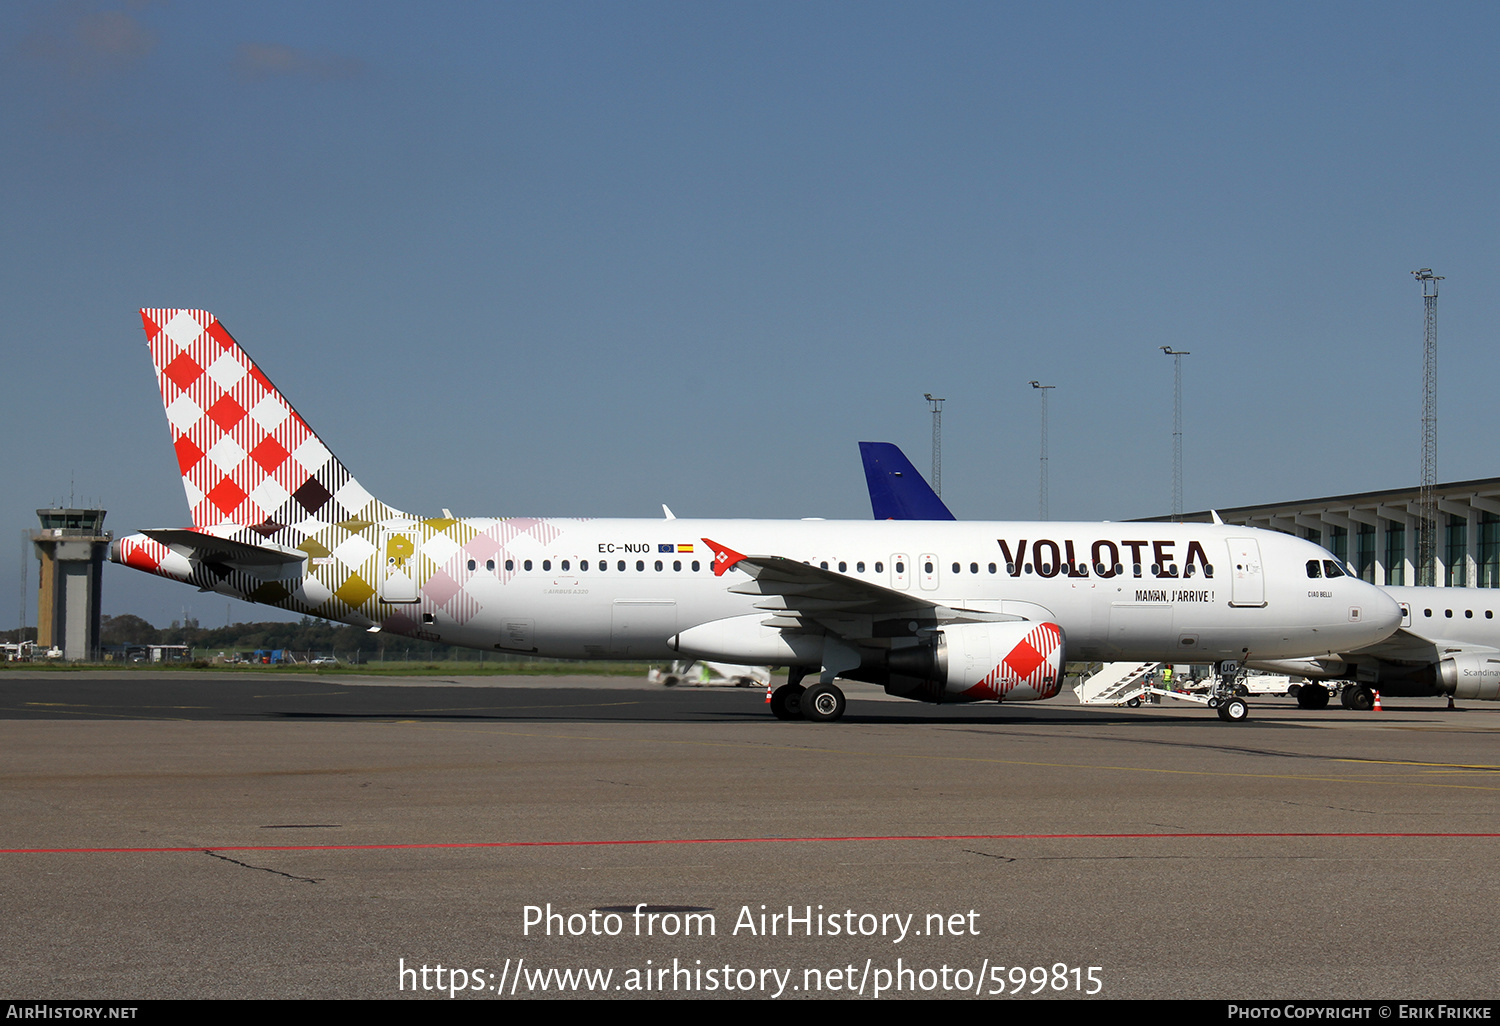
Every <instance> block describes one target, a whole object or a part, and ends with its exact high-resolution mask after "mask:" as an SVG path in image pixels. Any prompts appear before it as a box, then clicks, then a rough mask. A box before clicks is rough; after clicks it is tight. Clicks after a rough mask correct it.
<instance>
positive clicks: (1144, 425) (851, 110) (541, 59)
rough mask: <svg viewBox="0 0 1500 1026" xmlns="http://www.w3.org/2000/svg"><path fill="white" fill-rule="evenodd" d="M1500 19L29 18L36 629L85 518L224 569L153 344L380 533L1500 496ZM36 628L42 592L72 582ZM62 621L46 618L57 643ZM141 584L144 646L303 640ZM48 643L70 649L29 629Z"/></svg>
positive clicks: (1089, 12) (111, 609)
mask: <svg viewBox="0 0 1500 1026" xmlns="http://www.w3.org/2000/svg"><path fill="white" fill-rule="evenodd" d="M1497 27H1500V9H1497V8H1496V7H1494V6H1493V5H1479V4H1445V5H1437V6H1430V7H1425V8H1421V9H1415V8H1412V7H1411V6H1410V5H1398V4H1394V3H1351V4H1339V3H1323V4H1305V3H1304V4H1279V3H1255V4H1206V3H1205V4H1196V3H1195V4H1178V3H1107V4H1106V3H1099V4H1093V3H1078V4H1068V3H1056V4H1041V5H1038V4H1003V3H987V4H968V3H949V4H904V3H857V4H843V3H795V4H780V3H753V4H752V3H584V4H579V3H545V4H542V3H529V4H507V3H486V4H470V3H464V4H458V3H453V4H423V5H414V4H404V3H403V4H379V3H370V2H360V3H270V2H258V3H255V4H229V3H222V4H221V3H213V4H192V3H171V4H168V3H119V2H92V3H91V2H77V3H46V4H28V3H12V4H7V5H3V6H0V48H3V53H4V59H3V60H0V90H3V92H0V125H3V132H4V136H3V137H4V139H5V140H6V141H5V145H4V146H3V147H0V189H3V195H4V197H5V201H4V204H3V207H0V210H3V212H0V239H3V243H4V244H3V246H0V272H3V280H4V288H5V294H6V298H7V302H6V313H7V316H6V318H5V322H4V332H5V334H4V342H3V347H4V349H3V352H4V355H5V356H6V357H7V358H8V359H7V363H8V365H9V368H10V370H9V372H8V373H7V374H5V375H4V376H3V384H0V430H3V437H4V438H5V439H6V441H7V443H8V444H7V445H6V446H5V456H4V457H3V467H4V469H5V480H6V485H5V487H4V488H3V489H0V523H4V524H10V525H11V531H12V533H11V535H10V537H11V538H12V541H11V542H10V543H9V544H5V545H0V580H5V581H11V582H16V583H13V584H12V585H10V586H9V589H8V591H6V592H4V593H6V594H9V595H11V596H15V597H12V598H9V599H5V600H0V621H5V622H7V625H8V624H9V623H14V622H15V621H16V619H17V618H18V616H19V612H18V610H17V608H16V606H17V605H18V603H19V597H18V595H19V579H20V570H19V562H18V560H19V559H20V558H21V552H22V548H23V547H22V545H21V543H20V540H19V539H20V536H21V534H22V532H23V531H25V530H26V529H29V528H30V527H32V526H34V524H35V517H34V514H33V512H32V511H33V510H34V509H35V508H36V507H37V506H41V505H45V504H48V503H50V502H51V501H53V500H55V499H61V500H66V499H67V497H68V495H69V494H70V492H71V493H72V494H73V495H74V497H75V499H76V500H77V501H79V502H80V503H81V502H82V501H84V500H85V499H89V500H97V501H99V502H100V503H102V504H103V505H104V506H105V507H106V508H107V509H108V510H109V511H110V512H109V518H108V521H107V526H108V527H110V528H111V529H113V530H114V531H115V532H116V533H123V532H129V531H132V530H136V529H138V528H142V527H160V526H176V525H179V524H182V523H185V522H186V519H187V509H186V504H185V501H184V499H183V494H182V489H181V486H180V483H179V480H178V477H177V473H176V469H175V464H174V461H173V457H172V452H171V449H170V446H169V444H168V435H167V426H166V422H165V419H164V417H163V415H162V412H161V408H160V402H159V396H158V395H157V393H156V390H155V383H154V380H153V377H152V373H151V367H150V362H149V358H148V356H147V353H146V349H145V345H144V343H145V338H144V334H143V333H142V331H141V326H140V320H139V318H138V316H137V314H136V310H137V308H139V307H141V306H191V307H202V308H205V309H208V310H211V311H212V312H214V313H215V314H216V315H217V316H218V317H219V318H220V319H221V320H222V321H223V322H224V323H225V325H226V327H228V328H229V330H230V331H231V332H232V333H233V334H234V335H235V336H236V338H237V339H238V340H239V341H240V342H241V344H242V345H244V346H245V348H246V349H247V350H248V351H249V352H250V353H251V355H252V356H253V357H254V358H255V359H256V360H257V361H258V362H259V363H260V365H261V367H262V369H263V370H264V371H265V372H266V373H267V374H268V375H269V376H270V377H271V378H272V380H274V381H275V382H277V384H278V385H279V386H280V387H281V388H282V390H283V391H284V392H285V393H286V395H287V396H288V398H290V399H291V401H292V402H293V403H294V404H296V406H297V407H298V409H299V410H300V411H301V413H302V414H303V415H304V417H305V418H306V419H307V420H308V421H309V422H310V423H311V424H312V426H313V427H314V429H315V430H317V431H318V432H319V434H320V435H321V436H322V437H323V439H324V440H325V441H326V442H327V443H328V444H329V446H330V447H331V448H332V449H333V450H334V451H335V452H336V453H338V454H339V456H340V457H341V458H342V459H343V461H344V462H345V463H346V464H347V465H348V466H349V467H350V468H351V470H353V471H354V473H355V474H356V475H357V476H358V477H359V478H360V480H361V482H362V483H363V484H364V485H365V486H366V487H367V488H369V489H370V490H371V491H372V492H374V493H375V494H377V495H379V496H380V497H381V498H383V499H385V500H386V501H388V502H390V503H392V504H393V505H395V506H397V507H401V508H406V509H410V510H413V511H416V512H436V511H437V510H438V509H439V508H441V507H449V508H451V509H452V510H454V512H456V513H461V514H472V515H497V514H500V515H505V514H528V515H566V516H574V515H580V516H581V515H589V516H643V517H653V516H659V515H660V504H661V503H663V502H665V503H668V504H669V505H671V507H672V508H673V510H674V511H675V512H676V513H677V514H678V515H679V516H700V515H701V516H756V517H802V516H826V517H848V518H864V517H867V516H868V515H869V507H868V503H867V501H866V499H865V492H864V482H863V476H862V473H861V471H860V467H859V462H858V454H857V450H856V447H855V443H856V442H857V441H859V440H861V439H876V440H889V441H895V442H897V443H900V444H901V445H903V446H904V447H905V448H906V449H907V451H908V453H909V454H910V455H911V456H912V458H913V460H914V462H916V463H917V465H918V466H919V467H923V468H925V467H926V466H927V462H928V451H929V450H928V446H929V427H930V419H929V415H928V413H927V406H926V404H925V402H923V400H922V394H923V393H924V392H929V391H930V392H933V393H935V394H939V395H943V396H946V397H947V399H948V403H947V406H946V409H945V413H944V429H945V430H944V437H943V452H944V464H943V485H944V487H943V493H944V497H945V499H947V500H948V502H949V504H950V505H951V506H952V507H953V508H954V510H955V511H956V512H957V513H958V514H959V515H960V516H961V517H964V518H966V519H967V518H973V519H978V518H990V519H1006V518H1030V517H1033V516H1035V512H1036V507H1037V455H1038V428H1039V406H1038V398H1037V393H1036V392H1035V391H1034V390H1032V389H1031V388H1030V387H1029V386H1028V384H1027V382H1028V381H1030V380H1032V379H1041V380H1043V381H1045V382H1047V383H1050V384H1054V385H1056V386H1057V387H1056V389H1055V390H1054V391H1053V392H1052V393H1051V407H1050V413H1051V417H1050V442H1051V497H1050V507H1051V514H1052V517H1053V519H1085V520H1087V519H1125V518H1129V517H1135V516H1144V515H1150V514H1154V513H1160V512H1166V511H1168V510H1169V509H1170V505H1171V421H1172V393H1171V385H1172V375H1171V371H1172V366H1171V361H1170V360H1168V359H1166V358H1164V356H1163V354H1162V353H1161V352H1160V351H1159V350H1158V347H1159V346H1163V345H1170V346H1173V347H1175V348H1178V349H1185V350H1190V351H1191V352H1192V354H1193V355H1192V356H1190V357H1187V358H1186V364H1185V397H1184V415H1185V419H1186V431H1187V440H1186V445H1185V456H1184V464H1185V487H1184V493H1185V503H1186V505H1187V506H1188V508H1203V507H1206V506H1215V505H1217V506H1234V505H1239V504H1245V503H1251V502H1257V501H1270V500H1275V499H1292V498H1303V497H1310V496H1316V495H1323V494H1331V493H1338V492H1348V491H1360V490H1366V489H1375V488H1383V487H1397V486H1404V485H1413V484H1415V483H1416V481H1417V478H1418V475H1419V467H1420V464H1419V457H1420V437H1419V428H1420V400H1421V395H1420V391H1421V338H1422V304H1421V298H1420V290H1419V288H1418V286H1417V285H1416V284H1415V283H1414V282H1413V281H1412V280H1411V276H1410V271H1411V270H1413V269H1414V268H1417V267H1423V266H1431V267H1433V268H1435V269H1436V270H1437V271H1438V273H1440V274H1444V275H1446V276H1447V279H1446V280H1445V281H1444V283H1443V292H1442V299H1441V318H1440V336H1441V346H1440V381H1441V384H1440V403H1441V407H1440V423H1439V477H1440V479H1442V480H1458V479H1464V478H1471V477H1489V476H1495V475H1497V474H1500V465H1497V461H1496V460H1495V458H1494V456H1493V452H1492V450H1493V444H1492V441H1491V434H1490V431H1489V428H1490V425H1491V421H1492V419H1493V418H1492V412H1491V411H1492V410H1493V401H1492V399H1491V394H1492V392H1493V385H1494V382H1495V377H1496V362H1497V360H1500V356H1497V353H1496V347H1495V346H1494V345H1493V344H1492V329H1491V323H1492V321H1493V319H1494V313H1495V311H1496V310H1497V308H1500V295H1497V288H1496V285H1497V281H1500V275H1497V273H1496V272H1497V266H1496V263H1497V257H1500V254H1497V246H1500V232H1497V231H1496V227H1497V225H1496V221H1497V217H1496V214H1497V203H1500V198H1497V196H1500V190H1497V189H1496V188H1495V182H1496V169H1497V167H1500V131H1497V126H1496V120H1497V118H1496V114H1497V111H1500V103H1497V101H1500V72H1497V70H1496V62H1495V60H1494V53H1495V48H1496V42H1497V38H1500V36H1497V31H1496V30H1497ZM29 572H30V574H31V580H30V584H31V586H33V587H34V585H35V572H34V569H33V570H31V571H29ZM27 602H28V603H31V602H34V596H33V595H31V594H30V593H28V596H27ZM226 605H227V604H226V602H225V600H224V599H222V598H220V597H218V596H204V595H199V594H197V593H195V592H193V591H191V590H190V589H185V588H182V587H181V586H179V585H174V584H172V583H170V582H165V581H157V580H154V579H151V578H149V577H146V576H145V575H142V574H137V573H134V572H131V571H126V570H124V569H123V568H117V567H110V568H108V569H107V570H106V578H105V611H106V612H107V613H112V614H113V613H123V612H135V613H138V614H140V615H144V616H146V617H147V618H148V619H152V620H153V621H154V622H157V623H165V622H166V621H168V620H170V619H173V618H175V617H176V616H179V615H181V611H182V610H183V609H184V608H186V609H187V610H188V611H189V612H190V613H193V614H195V615H199V616H200V618H202V619H203V621H204V622H205V623H220V622H223V620H224V618H225V617H226V616H232V617H233V618H234V619H236V620H239V619H252V618H256V617H258V616H261V615H263V614H262V613H261V612H260V611H256V610H253V609H252V608H251V607H248V606H245V605H243V604H238V603H236V604H235V605H234V606H233V607H229V608H226ZM26 616H27V622H28V623H34V622H35V610H34V608H32V609H29V610H28V612H27V614H26Z"/></svg>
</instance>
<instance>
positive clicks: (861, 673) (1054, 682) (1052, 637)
mask: <svg viewBox="0 0 1500 1026" xmlns="http://www.w3.org/2000/svg"><path fill="white" fill-rule="evenodd" d="M1064 648H1065V646H1064V644H1063V632H1062V628H1061V627H1059V626H1058V625H1057V624H1055V623H1050V622H1045V621H1043V622H1038V621H1033V620H1028V621H1020V622H1017V621H1009V622H1006V623H963V624H952V625H950V626H947V627H941V628H939V629H937V630H936V631H934V632H933V640H932V641H929V642H926V643H925V644H920V645H913V646H908V647H905V648H892V649H891V650H890V651H889V652H888V653H887V654H886V656H885V658H884V660H883V661H882V662H881V664H880V665H879V666H878V668H877V667H873V666H861V667H860V668H859V670H858V671H856V672H853V673H849V674H847V676H850V677H853V678H855V679H857V680H868V681H870V682H871V683H876V684H880V685H882V686H883V687H884V688H885V689H886V691H887V692H888V693H890V694H893V695H900V696H902V697H903V698H915V699H920V700H924V701H928V702H982V701H992V702H1034V701H1037V700H1039V699H1043V698H1051V697H1052V696H1054V695H1056V694H1057V692H1058V690H1059V689H1060V688H1061V686H1062V677H1063V664H1064V662H1065V659H1066V656H1065V654H1064ZM872 670H875V671H877V672H871V671H872Z"/></svg>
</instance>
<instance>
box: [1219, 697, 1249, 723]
mask: <svg viewBox="0 0 1500 1026" xmlns="http://www.w3.org/2000/svg"><path fill="white" fill-rule="evenodd" d="M1249 718H1250V706H1249V704H1248V703H1247V702H1246V701H1245V700H1244V699H1243V698H1231V699H1229V701H1227V702H1225V703H1224V704H1223V705H1221V706H1219V719H1221V720H1223V721H1224V722H1225V723H1243V722H1245V721H1246V720H1248V719H1249Z"/></svg>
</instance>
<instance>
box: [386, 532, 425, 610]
mask: <svg viewBox="0 0 1500 1026" xmlns="http://www.w3.org/2000/svg"><path fill="white" fill-rule="evenodd" d="M421 547H422V535H421V534H420V533H419V532H418V531H417V530H416V529H413V528H409V529H404V530H403V529H393V528H384V527H383V528H381V529H380V560H381V563H382V566H381V571H380V598H381V599H382V600H383V601H385V602H415V601H417V577H418V574H417V566H418V562H417V557H418V556H419V555H420V554H421Z"/></svg>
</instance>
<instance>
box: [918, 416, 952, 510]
mask: <svg viewBox="0 0 1500 1026" xmlns="http://www.w3.org/2000/svg"><path fill="white" fill-rule="evenodd" d="M923 395H924V396H925V398H926V399H927V402H928V403H929V404H930V405H931V407H932V490H933V491H935V492H937V493H938V494H939V495H942V494H943V404H944V403H945V402H947V401H948V400H946V399H935V398H933V395H932V393H931V392H926V393H923Z"/></svg>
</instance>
